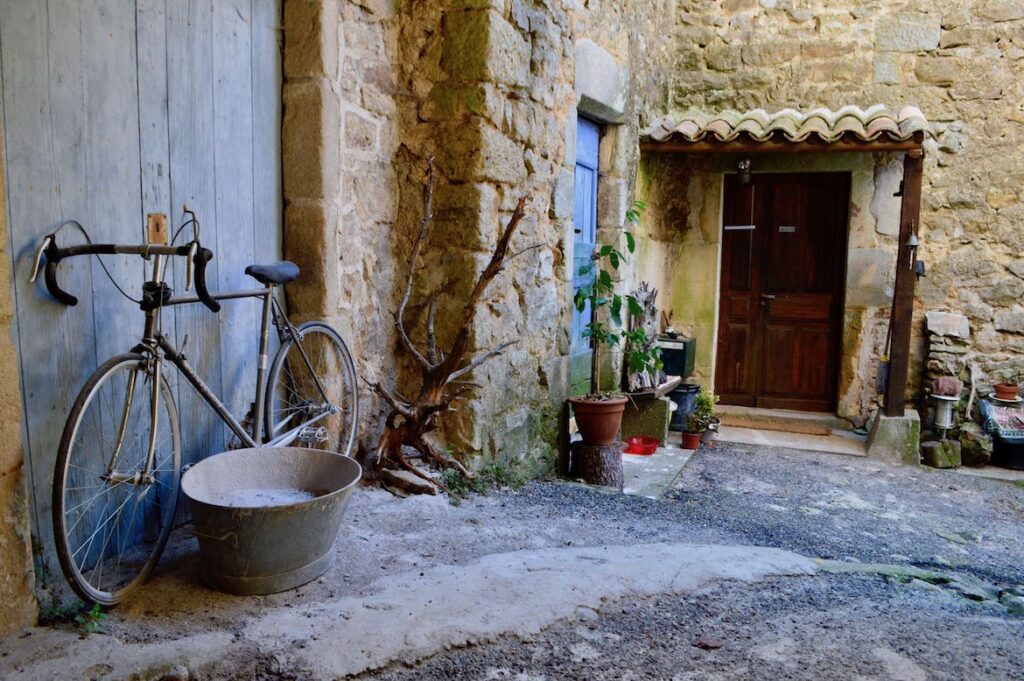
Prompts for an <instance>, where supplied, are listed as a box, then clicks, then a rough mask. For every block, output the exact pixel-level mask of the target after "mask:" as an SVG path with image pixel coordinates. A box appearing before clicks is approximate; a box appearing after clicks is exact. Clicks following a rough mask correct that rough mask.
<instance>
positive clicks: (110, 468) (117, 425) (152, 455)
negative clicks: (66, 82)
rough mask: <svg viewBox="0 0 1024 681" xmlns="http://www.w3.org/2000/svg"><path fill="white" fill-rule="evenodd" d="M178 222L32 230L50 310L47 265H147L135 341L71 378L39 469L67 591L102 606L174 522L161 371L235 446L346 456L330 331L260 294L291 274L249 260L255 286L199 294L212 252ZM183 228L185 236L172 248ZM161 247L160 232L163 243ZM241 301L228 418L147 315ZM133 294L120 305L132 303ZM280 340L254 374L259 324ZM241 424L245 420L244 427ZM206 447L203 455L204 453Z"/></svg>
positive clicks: (145, 563) (338, 355)
mask: <svg viewBox="0 0 1024 681" xmlns="http://www.w3.org/2000/svg"><path fill="white" fill-rule="evenodd" d="M186 216H187V217H188V219H187V220H186V221H185V222H184V223H183V224H182V225H181V227H179V229H178V230H177V233H176V234H175V238H174V239H172V240H171V245H159V244H141V245H120V244H94V243H92V242H91V240H90V239H89V237H88V233H87V232H86V231H85V229H84V228H83V227H82V226H81V225H80V224H79V223H77V222H75V221H69V222H66V223H64V224H63V225H61V227H62V228H63V227H65V226H66V225H68V224H73V225H74V226H76V227H77V228H78V229H80V230H81V231H82V233H83V234H84V235H85V238H86V241H87V243H85V244H82V245H74V246H68V247H65V248H61V247H59V246H58V245H57V235H58V234H59V232H60V231H61V229H60V228H58V229H57V230H56V231H55V232H54V233H52V234H49V235H48V236H46V237H44V239H43V241H42V243H41V244H40V246H39V248H38V249H37V251H36V254H35V260H34V263H33V267H32V274H31V279H30V280H31V281H32V282H35V281H36V278H37V277H38V275H39V272H40V267H41V266H42V263H43V261H44V259H45V268H44V269H43V277H44V281H45V284H46V288H47V289H48V290H49V292H50V294H51V295H52V296H53V297H54V298H55V299H56V300H57V301H59V302H60V303H63V304H64V305H75V304H77V303H78V299H77V298H76V297H75V296H73V295H71V294H70V293H67V292H66V291H64V290H63V289H61V288H60V286H59V284H58V280H57V270H58V266H59V264H60V262H61V261H63V260H66V259H68V258H71V257H74V256H81V255H94V256H96V257H97V259H99V262H100V264H101V265H102V266H103V270H104V271H105V272H106V273H107V276H108V277H110V279H111V282H112V283H113V284H114V286H115V287H117V289H118V290H119V291H120V292H121V293H122V294H123V295H125V296H126V297H129V298H130V296H128V294H127V293H125V292H124V291H123V289H121V288H120V286H118V285H117V282H116V281H114V279H113V277H112V276H111V275H110V272H109V271H107V268H106V265H104V264H103V260H102V259H101V258H99V256H100V255H113V254H121V255H136V256H140V257H142V258H143V259H145V260H147V261H149V262H151V263H152V265H151V268H150V269H151V276H150V277H149V279H148V281H145V282H144V284H143V292H142V299H141V300H135V302H137V303H138V304H139V307H140V308H141V310H142V312H143V313H144V316H145V324H144V327H143V332H142V339H141V340H140V341H139V343H138V344H137V345H136V346H135V347H134V348H132V349H131V351H130V352H127V353H124V354H121V355H115V356H113V357H111V358H110V359H108V360H107V361H106V362H104V363H102V364H101V365H100V366H99V368H97V369H96V370H95V372H93V374H92V375H91V376H90V377H89V379H88V380H87V381H86V382H85V385H84V386H83V387H82V389H81V392H79V394H78V397H77V399H76V400H75V402H74V405H73V406H72V408H71V411H70V413H69V414H68V418H67V422H66V423H65V426H64V432H63V436H62V437H61V441H60V449H59V451H58V453H57V462H56V466H55V470H54V477H53V506H52V508H53V533H54V539H55V544H56V549H57V555H58V558H59V560H60V565H61V569H62V571H63V572H64V575H65V577H66V578H67V580H68V582H69V583H70V585H71V587H72V588H73V589H74V591H75V592H76V593H77V594H78V595H79V596H80V597H81V598H83V599H84V600H86V601H88V602H92V603H98V604H100V605H102V606H112V605H116V604H117V603H118V602H120V601H121V600H123V599H124V598H125V596H127V595H128V594H129V593H131V592H132V591H134V590H135V589H137V588H138V587H139V586H140V585H141V584H142V583H143V582H145V580H146V578H147V577H149V575H150V573H151V572H152V571H153V568H154V567H155V566H156V564H157V561H158V560H159V559H160V555H161V553H162V552H163V550H164V546H165V545H166V544H167V538H168V536H169V534H170V531H171V527H172V525H173V523H174V519H175V508H176V504H177V500H178V496H179V495H178V490H179V483H180V480H181V473H182V465H181V461H182V437H181V426H180V423H179V416H178V410H177V407H176V406H175V401H174V396H173V393H172V390H171V386H170V384H169V383H168V382H167V378H166V375H165V374H166V370H167V367H168V365H170V366H172V367H174V368H176V369H177V370H178V372H179V373H180V374H181V375H182V376H184V377H185V379H186V381H187V382H188V383H189V384H190V385H191V386H192V387H193V388H194V389H195V390H196V392H197V393H198V394H199V396H200V397H201V398H202V399H203V400H204V401H205V402H206V403H207V404H208V405H209V406H210V407H211V408H212V409H213V411H214V412H215V413H216V415H217V416H219V417H220V419H221V420H222V421H223V422H224V423H225V424H226V425H227V426H228V428H229V429H230V430H231V431H232V432H233V433H234V436H235V437H236V438H237V444H238V445H239V446H244V447H284V446H288V445H290V444H293V443H297V444H299V445H301V446H305V447H315V448H322V449H327V450H331V451H335V452H338V453H339V454H343V455H348V454H350V452H351V449H352V445H353V442H354V440H355V432H356V423H357V422H358V407H359V405H358V401H357V390H356V374H355V367H354V365H353V363H352V357H351V355H350V354H349V351H348V348H347V347H346V346H345V343H344V341H343V340H342V339H341V336H340V335H339V334H338V333H337V332H336V331H335V330H334V329H332V328H331V327H330V326H328V325H327V324H325V323H323V322H319V321H310V322H306V323H304V324H301V325H299V326H295V325H293V324H292V323H291V322H290V321H289V320H288V317H287V316H286V315H285V313H284V310H283V309H282V307H281V305H280V303H279V302H278V300H277V298H276V297H275V295H274V290H275V288H276V287H278V286H281V285H284V284H287V283H289V282H291V281H294V280H295V279H296V278H298V276H299V268H298V267H297V266H296V265H295V264H293V263H291V262H287V261H283V262H277V263H273V264H270V265H250V266H249V267H247V268H246V269H245V273H246V274H247V275H249V276H251V277H253V278H254V279H255V280H256V281H257V282H259V283H260V284H262V287H261V288H254V289H248V290H237V291H225V292H214V293H210V292H209V291H208V290H207V287H206V266H207V264H208V263H209V262H210V260H211V259H212V258H213V253H212V252H211V251H210V250H209V249H207V248H204V247H203V246H202V245H201V244H200V242H199V221H198V220H197V219H196V217H195V214H194V213H192V212H191V211H188V210H187V209H186ZM189 225H191V226H192V236H193V239H192V241H191V242H189V243H187V244H185V245H180V246H175V245H174V243H175V241H176V240H177V236H178V235H180V234H181V232H182V230H183V229H185V227H187V226H189ZM163 241H164V242H166V239H163ZM173 257H181V258H184V259H185V263H186V275H185V288H186V290H188V289H190V288H191V287H192V283H193V280H194V282H195V295H184V296H176V295H174V294H173V291H172V290H171V288H170V287H169V286H168V285H167V284H166V283H165V282H164V276H165V272H166V269H167V267H166V266H167V263H168V262H169V259H170V258H173ZM238 298H253V299H256V300H259V301H261V303H262V311H263V317H262V325H261V328H260V337H259V358H258V363H257V366H256V391H255V392H256V394H255V399H254V400H253V402H252V404H251V407H250V411H249V414H248V415H247V417H246V418H245V419H243V421H242V423H239V421H237V420H236V419H235V418H234V417H233V416H232V415H231V413H230V412H229V411H228V409H227V407H225V406H224V404H223V402H221V400H220V399H219V398H218V397H217V395H215V394H214V393H213V391H212V390H211V389H210V388H209V386H208V385H207V384H206V383H205V382H204V381H203V379H202V378H200V377H199V375H198V374H197V373H196V372H195V370H193V368H192V367H191V366H190V365H189V363H188V361H187V360H186V358H185V354H184V350H185V348H186V346H187V343H188V337H187V336H186V337H185V338H184V340H183V342H182V347H181V349H178V348H176V347H175V346H174V345H173V344H172V342H171V340H170V339H169V338H167V336H165V335H164V334H163V333H162V327H161V313H162V312H163V310H164V309H166V308H169V307H174V306H178V305H190V304H195V303H202V304H203V305H205V306H206V307H207V308H209V309H210V311H212V312H214V313H216V312H218V311H219V310H220V302H219V301H222V300H230V299H238ZM132 300H134V299H132ZM271 326H273V328H274V329H275V330H276V332H277V334H278V338H279V339H280V347H279V348H278V350H277V353H276V354H275V356H274V359H273V362H272V363H271V364H270V371H269V374H268V373H267V353H268V347H269V344H270V328H271ZM247 426H248V427H247ZM211 453H212V452H211Z"/></svg>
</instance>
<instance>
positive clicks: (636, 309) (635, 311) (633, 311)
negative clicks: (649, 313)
mask: <svg viewBox="0 0 1024 681" xmlns="http://www.w3.org/2000/svg"><path fill="white" fill-rule="evenodd" d="M626 302H627V304H628V305H629V314H630V315H632V316H634V317H635V316H637V315H641V314H643V311H644V308H643V307H641V306H640V303H638V302H636V298H635V297H633V296H626Z"/></svg>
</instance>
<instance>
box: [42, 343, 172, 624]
mask: <svg viewBox="0 0 1024 681" xmlns="http://www.w3.org/2000/svg"><path fill="white" fill-rule="evenodd" d="M145 362H146V358H145V357H143V356H142V355H140V354H138V353H126V354H123V355H116V356H114V357H111V358H110V359H108V360H107V361H106V362H104V363H103V364H102V365H100V367H99V368H98V369H96V371H94V372H93V374H92V375H91V376H90V377H89V379H88V380H87V381H86V382H85V385H83V386H82V389H81V391H79V393H78V397H77V398H76V399H75V403H74V405H73V406H72V407H71V411H70V412H69V413H68V419H67V421H66V423H65V425H64V432H63V434H62V436H61V441H60V449H59V450H58V453H57V462H56V465H55V468H54V479H53V499H52V502H53V503H52V520H53V534H54V543H55V546H56V549H57V557H58V559H59V561H60V566H61V570H62V571H63V572H64V576H65V578H66V579H67V580H68V583H69V584H70V586H71V588H72V589H73V590H74V591H75V593H76V594H78V596H79V597H81V598H82V599H83V600H84V601H87V602H91V603H98V604H99V605H101V606H107V607H109V606H113V605H117V604H118V603H119V602H121V601H122V600H123V599H124V598H125V597H126V596H127V595H129V594H130V593H131V592H132V591H134V590H135V589H137V588H138V587H139V586H140V585H141V584H142V583H143V582H145V581H146V579H147V578H148V577H149V576H150V574H151V573H152V572H153V569H154V568H155V567H156V564H157V562H158V561H159V559H160V556H161V554H162V553H163V550H164V547H165V546H166V544H167V538H168V536H169V535H170V531H171V526H172V525H173V523H174V513H175V508H176V504H177V500H178V490H179V488H180V482H181V432H180V426H179V423H178V411H177V406H176V405H175V403H174V397H173V394H172V393H171V389H170V385H169V384H168V383H167V380H166V378H165V377H164V376H163V375H161V376H160V382H161V385H160V391H159V394H160V402H161V403H162V404H163V405H164V406H163V410H158V417H157V428H158V431H157V432H158V433H159V432H160V430H159V428H160V416H159V415H160V414H164V415H165V417H166V419H167V424H168V425H169V427H168V428H167V429H166V430H167V433H168V434H169V436H170V442H169V456H170V459H169V460H167V458H166V456H163V455H162V451H163V450H162V449H161V451H158V452H157V454H156V456H155V457H154V459H155V466H154V477H153V480H152V481H151V482H149V483H145V484H141V482H142V481H141V478H140V479H139V480H138V481H136V482H131V483H129V482H126V481H119V482H114V483H111V481H110V480H109V479H107V480H103V478H102V475H103V473H100V476H101V477H100V480H101V481H102V482H101V484H99V485H93V486H92V487H91V488H89V487H77V488H76V485H77V483H78V482H81V481H85V482H89V481H91V480H92V478H93V476H94V475H95V473H96V471H102V470H104V469H106V470H107V472H108V473H109V468H110V467H109V466H108V465H107V464H104V463H103V461H104V460H106V453H107V451H108V449H109V448H108V447H105V446H104V445H105V444H106V443H105V441H103V433H104V432H105V428H106V426H104V425H102V423H103V419H102V418H100V420H99V421H98V422H99V423H100V424H101V425H100V426H99V427H98V428H97V430H98V431H99V438H100V441H99V442H98V444H99V446H98V447H90V446H89V444H90V443H86V442H83V443H82V445H81V446H78V442H79V440H80V439H83V440H84V439H86V438H87V437H88V434H87V433H86V432H84V431H83V428H85V429H88V427H89V426H88V425H84V424H85V421H86V419H87V417H89V415H90V414H97V413H99V414H100V416H102V408H103V406H104V405H103V401H104V397H103V393H102V392H101V391H102V390H103V389H104V388H105V387H106V386H111V390H113V391H116V390H117V386H116V385H113V383H114V377H115V376H117V374H118V373H119V372H125V371H129V372H130V371H135V372H141V373H137V374H136V375H137V376H144V377H146V378H144V379H143V381H142V382H141V384H139V383H136V393H135V395H136V399H134V400H133V401H132V402H131V403H130V404H129V405H128V406H129V410H128V413H127V414H126V413H125V411H124V408H123V407H124V405H125V403H126V402H127V401H126V400H123V399H122V400H121V414H120V416H118V417H117V418H118V419H119V424H117V425H115V426H114V430H121V429H122V428H123V429H124V433H125V434H124V435H122V438H124V437H126V436H127V434H128V428H129V425H130V424H129V421H128V420H129V419H130V418H131V417H132V414H133V408H134V406H135V405H137V404H140V403H141V402H144V408H145V412H146V413H145V414H143V415H142V416H141V418H144V419H146V422H148V423H149V428H152V421H151V416H148V415H149V413H150V412H149V409H150V406H151V405H150V394H151V393H150V389H149V382H148V374H146V373H145V369H144V368H143V365H144V364H145ZM125 380H131V379H130V377H128V378H126V379H125ZM135 381H136V382H137V381H138V379H137V378H136V379H135ZM140 388H141V390H140ZM139 395H141V398H142V399H141V400H140V399H138V398H139ZM106 402H107V405H106V406H107V409H108V410H109V411H110V412H111V414H112V415H115V416H116V415H117V410H116V409H115V408H113V407H112V406H111V405H113V404H117V402H116V401H115V400H114V399H113V398H111V397H110V396H108V397H107V400H106ZM93 405H96V409H94V410H92V411H90V407H91V406H93ZM148 438H149V431H148V430H147V431H146V432H145V433H144V434H139V433H135V434H134V435H132V440H131V443H130V444H129V445H128V446H127V447H125V446H124V442H122V447H121V448H119V449H118V450H117V454H116V455H114V456H112V457H111V459H112V461H111V463H112V464H116V462H117V461H119V460H122V459H121V457H122V453H123V452H129V453H126V454H124V456H125V457H128V456H133V455H132V454H131V450H133V449H135V447H134V446H135V444H136V443H142V444H145V445H148ZM115 439H116V436H115ZM158 445H159V443H158ZM143 449H145V447H143ZM97 451H98V452H101V458H99V459H98V461H99V465H98V466H94V467H93V468H87V467H86V466H85V465H84V464H87V463H96V461H97V459H96V456H95V452H97ZM90 453H93V454H94V455H93V456H92V457H91V459H90V458H86V457H89V455H90ZM137 453H138V452H137V450H136V452H135V454H137ZM144 459H145V454H143V455H142V460H143V461H144ZM140 463H141V461H140ZM115 467H116V466H115ZM72 468H75V469H80V471H76V472H75V473H71V472H70V471H71V469H72ZM126 470H128V471H130V470H131V468H130V467H129V468H126ZM130 488H132V489H130ZM76 489H89V490H90V491H89V492H87V494H89V495H92V490H95V489H101V491H100V492H99V493H97V494H96V495H95V496H90V497H89V498H88V499H87V500H86V501H84V502H83V501H79V502H77V506H70V507H69V505H68V501H69V500H70V499H71V497H73V496H74V495H69V492H73V491H76ZM154 490H155V491H154ZM120 492H124V493H125V494H126V495H127V497H126V498H125V500H124V501H123V502H121V504H120V505H119V506H118V507H117V510H116V511H115V513H116V514H117V515H116V516H108V517H107V519H105V520H104V521H103V522H102V524H100V526H99V527H97V528H96V529H95V530H93V532H92V535H90V538H89V539H88V541H89V544H88V548H87V547H86V544H85V543H84V540H83V543H82V544H80V545H79V546H78V547H72V546H71V543H72V541H71V535H72V534H74V531H75V530H76V529H77V525H78V524H79V523H81V522H83V520H84V519H85V518H86V516H87V513H88V512H89V511H90V509H91V508H92V507H93V505H94V504H95V503H96V499H98V498H99V495H103V504H104V505H103V507H102V508H103V510H105V509H106V508H107V503H108V499H109V498H110V497H108V496H107V495H108V493H112V494H113V495H114V496H113V498H114V499H117V494H118V493H120ZM131 496H134V497H135V503H134V504H133V508H132V511H131V516H129V517H128V523H127V527H125V528H124V529H123V530H122V529H121V522H122V517H121V515H120V514H121V511H122V510H123V509H124V508H125V507H126V505H127V504H128V502H129V501H130V500H131ZM83 504H89V505H88V506H86V507H85V510H83V511H82V513H81V514H80V516H79V517H78V519H77V520H75V524H74V525H72V526H71V527H70V528H69V526H68V522H69V513H70V512H72V511H74V510H77V508H80V507H82V505H83ZM140 505H141V506H142V507H143V515H142V517H141V518H139V517H138V511H139V508H140ZM154 512H155V514H154ZM111 518H114V521H113V523H112V524H111V523H110V520H111ZM137 518H138V521H139V522H138V525H136V519H137ZM154 523H155V528H154ZM108 524H109V525H110V526H109V529H106V530H105V529H104V526H105V525H108ZM87 527H88V526H87ZM137 527H138V528H139V530H140V531H141V534H142V537H143V539H145V541H144V542H141V543H140V544H135V543H134V540H133V543H132V546H130V547H129V546H128V545H127V544H128V540H129V539H130V538H131V537H132V534H133V532H134V531H135V530H136V528H137ZM101 530H102V531H103V532H104V539H103V541H102V543H101V544H100V546H99V556H98V567H97V565H96V564H94V565H92V566H91V567H90V566H89V565H88V563H89V560H90V556H91V555H92V554H93V550H94V549H93V543H92V542H93V541H94V538H95V535H96V533H97V532H100V531H101ZM83 531H87V530H83ZM115 532H117V533H118V537H119V538H120V543H121V551H120V553H118V554H117V563H116V566H115V579H116V578H119V577H120V574H118V573H119V572H121V568H122V561H123V558H124V555H123V554H124V552H125V551H126V550H128V551H131V552H133V556H132V558H131V559H130V561H129V562H128V563H127V564H126V565H125V570H124V574H126V575H128V577H129V578H128V579H127V580H126V581H125V582H124V583H123V584H120V583H119V582H118V581H114V582H112V585H113V588H108V589H105V588H103V580H102V573H103V568H104V562H103V561H104V560H105V558H104V556H105V553H106V551H107V546H108V543H109V541H110V539H111V538H112V537H113V535H114V533H115ZM118 541H119V539H115V540H114V544H113V547H112V548H116V547H117V544H118ZM82 549H85V553H84V555H82V557H81V558H78V554H79V553H80V552H81V550H82ZM136 567H137V569H136ZM87 574H88V575H89V576H87ZM90 577H92V578H93V579H94V580H95V581H96V582H97V583H95V584H94V583H93V582H92V581H91V580H90Z"/></svg>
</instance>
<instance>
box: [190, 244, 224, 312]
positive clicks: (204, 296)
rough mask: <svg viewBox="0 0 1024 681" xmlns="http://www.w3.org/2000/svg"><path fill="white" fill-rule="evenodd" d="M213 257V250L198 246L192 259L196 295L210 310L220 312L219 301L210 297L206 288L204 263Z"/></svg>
mask: <svg viewBox="0 0 1024 681" xmlns="http://www.w3.org/2000/svg"><path fill="white" fill-rule="evenodd" d="M212 259H213V252H212V251H211V250H210V249H208V248H200V249H199V250H197V251H196V254H195V257H194V258H193V259H192V262H193V264H194V265H195V275H194V276H195V280H196V281H195V284H196V295H197V296H198V297H199V300H200V301H201V302H202V303H203V305H205V306H206V307H208V308H210V311H211V312H220V303H218V302H217V301H216V300H214V299H213V298H211V297H210V292H209V291H208V290H207V289H206V263H208V262H210V260H212Z"/></svg>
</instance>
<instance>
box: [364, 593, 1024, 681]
mask: <svg viewBox="0 0 1024 681" xmlns="http://www.w3.org/2000/svg"><path fill="white" fill-rule="evenodd" d="M702 639H703V641H704V642H706V643H711V644H720V645H721V646H722V647H721V648H717V649H703V648H700V647H697V646H696V645H694V644H696V643H698V642H700V641H701V640H702ZM1022 640H1024V620H1022V619H1020V618H1017V619H1016V620H1007V619H1006V618H1005V615H1001V614H999V613H998V612H996V611H995V609H994V608H989V607H986V606H985V605H984V604H978V603H971V602H969V601H966V600H964V599H961V598H958V597H956V596H951V595H948V594H944V593H941V592H934V593H933V592H929V591H924V590H921V589H914V588H908V587H905V586H902V585H893V584H890V583H888V582H886V581H885V580H883V579H880V578H877V577H843V578H840V577H838V576H836V575H827V576H820V577H814V578H801V579H792V578H775V579H771V580H768V581H765V582H760V583H758V584H756V585H738V584H735V583H723V584H720V585H717V586H715V587H713V588H710V589H706V590H704V591H701V592H697V593H692V594H687V595H685V596H683V597H672V596H667V595H666V596H662V597H658V598H652V599H644V600H640V601H634V602H629V603H617V604H614V605H609V606H607V607H605V608H603V609H602V610H601V611H600V613H592V612H591V613H588V614H587V616H585V617H583V618H581V619H579V620H577V621H573V622H562V623H559V624H557V625H555V626H552V627H549V628H548V629H546V630H545V631H544V632H543V634H542V635H541V636H539V637H537V638H536V639H534V640H532V641H523V640H520V639H509V640H505V641H502V642H500V643H497V644H493V645H488V646H476V647H472V648H466V649H462V650H457V651H452V652H448V653H445V654H443V655H439V656H436V657H434V658H432V659H430V660H428V661H426V662H425V663H423V664H420V665H418V666H416V667H413V668H392V669H388V670H385V671H383V672H380V673H377V674H374V675H372V676H366V677H361V678H374V679H381V680H383V679H387V680H388V681H400V680H409V679H522V680H524V681H525V680H528V679H529V680H536V679H552V680H553V679H623V680H626V679H674V680H676V679H678V680H679V681H682V680H683V679H707V678H715V679H807V680H808V681H812V680H813V681H819V680H820V679H908V680H919V679H920V680H923V679H951V680H952V679H1021V678H1024V645H1022V643H1021V642H1022Z"/></svg>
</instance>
